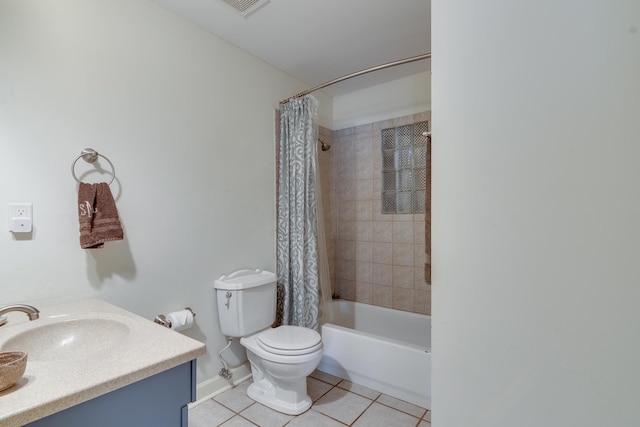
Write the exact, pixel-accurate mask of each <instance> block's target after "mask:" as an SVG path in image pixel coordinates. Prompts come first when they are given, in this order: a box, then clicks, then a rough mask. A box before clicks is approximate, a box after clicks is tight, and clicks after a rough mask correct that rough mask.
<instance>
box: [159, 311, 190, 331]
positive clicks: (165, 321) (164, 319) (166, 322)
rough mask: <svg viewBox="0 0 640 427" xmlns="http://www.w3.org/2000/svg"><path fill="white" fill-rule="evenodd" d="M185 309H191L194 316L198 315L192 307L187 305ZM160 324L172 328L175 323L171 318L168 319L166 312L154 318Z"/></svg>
mask: <svg viewBox="0 0 640 427" xmlns="http://www.w3.org/2000/svg"><path fill="white" fill-rule="evenodd" d="M184 310H187V311H190V312H191V314H192V315H193V317H196V313H194V312H193V310H192V309H191V308H190V307H185V308H184ZM153 321H154V322H156V323H157V324H159V325H162V326H164V327H165V328H169V329H172V328H173V324H172V323H171V319H168V318H167V316H165V315H164V314H158V315H157V316H156V318H155V319H153Z"/></svg>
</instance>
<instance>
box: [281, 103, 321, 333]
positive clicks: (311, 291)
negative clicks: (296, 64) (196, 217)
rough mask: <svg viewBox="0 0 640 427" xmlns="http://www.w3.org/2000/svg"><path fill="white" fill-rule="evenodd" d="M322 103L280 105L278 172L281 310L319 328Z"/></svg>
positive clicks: (291, 321) (285, 319) (293, 321)
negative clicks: (318, 181) (319, 120)
mask: <svg viewBox="0 0 640 427" xmlns="http://www.w3.org/2000/svg"><path fill="white" fill-rule="evenodd" d="M317 110H318V101H317V100H316V99H315V98H313V97H310V96H306V97H303V98H296V99H292V100H290V101H289V102H287V103H286V104H284V105H282V107H281V109H280V144H279V155H278V161H279V172H278V221H277V222H278V224H277V249H276V252H277V258H278V260H277V261H278V270H277V271H278V284H279V287H280V292H279V296H278V311H279V312H280V313H281V315H282V323H283V324H286V325H296V326H304V327H307V328H311V329H315V330H318V327H319V325H318V318H319V271H318V231H317V230H318V224H317V211H316V209H317V205H316V192H317V187H316V179H317V174H316V165H317V152H316V146H317V143H316V141H317V140H318V125H317Z"/></svg>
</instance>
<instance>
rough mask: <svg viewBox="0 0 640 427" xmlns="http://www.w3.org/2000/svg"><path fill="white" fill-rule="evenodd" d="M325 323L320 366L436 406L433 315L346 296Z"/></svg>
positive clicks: (383, 389)
mask: <svg viewBox="0 0 640 427" xmlns="http://www.w3.org/2000/svg"><path fill="white" fill-rule="evenodd" d="M332 311H333V313H332V318H331V319H332V320H331V321H330V322H327V323H324V324H323V325H322V326H321V335H322V341H323V342H324V354H323V356H322V360H321V361H320V365H319V366H318V369H319V370H320V371H322V372H326V373H328V374H331V375H335V376H338V377H340V378H344V379H346V380H349V381H351V382H353V383H356V384H360V385H363V386H365V387H369V388H372V389H374V390H376V391H380V392H382V393H384V394H388V395H390V396H393V397H396V398H398V399H402V400H404V401H407V402H410V403H413V404H415V405H419V406H422V407H423V408H427V409H431V317H430V316H426V315H423V314H416V313H409V312H406V311H400V310H392V309H389V308H384V307H377V306H374V305H369V304H362V303H357V302H352V301H345V300H334V301H333V302H332Z"/></svg>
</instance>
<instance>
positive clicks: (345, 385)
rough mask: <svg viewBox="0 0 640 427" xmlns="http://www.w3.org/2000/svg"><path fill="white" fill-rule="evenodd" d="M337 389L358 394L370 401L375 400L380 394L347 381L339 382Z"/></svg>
mask: <svg viewBox="0 0 640 427" xmlns="http://www.w3.org/2000/svg"><path fill="white" fill-rule="evenodd" d="M338 387H340V388H342V389H344V390H349V391H350V392H352V393H356V394H359V395H360V396H363V397H366V398H367V399H371V400H376V399H377V398H378V396H380V394H381V393H380V392H379V391H375V390H373V389H370V388H367V387H365V386H362V385H358V384H354V383H352V382H351V381H347V380H343V381H341V382H340V383H339V384H338Z"/></svg>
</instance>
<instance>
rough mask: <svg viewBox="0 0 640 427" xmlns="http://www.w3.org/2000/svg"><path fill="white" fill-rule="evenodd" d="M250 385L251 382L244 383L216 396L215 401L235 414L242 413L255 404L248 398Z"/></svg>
mask: <svg viewBox="0 0 640 427" xmlns="http://www.w3.org/2000/svg"><path fill="white" fill-rule="evenodd" d="M250 385H251V381H250V380H247V381H243V382H241V383H240V384H238V385H237V386H235V387H234V388H232V389H230V390H227V391H225V392H224V393H221V394H219V395H217V396H215V397H214V398H213V400H215V401H216V402H218V403H220V404H222V405H224V406H226V407H227V408H229V409H231V410H232V411H234V412H241V411H243V410H244V409H246V408H248V407H249V406H250V405H253V403H254V401H253V400H252V399H250V398H249V396H247V389H248V388H249V386H250Z"/></svg>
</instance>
